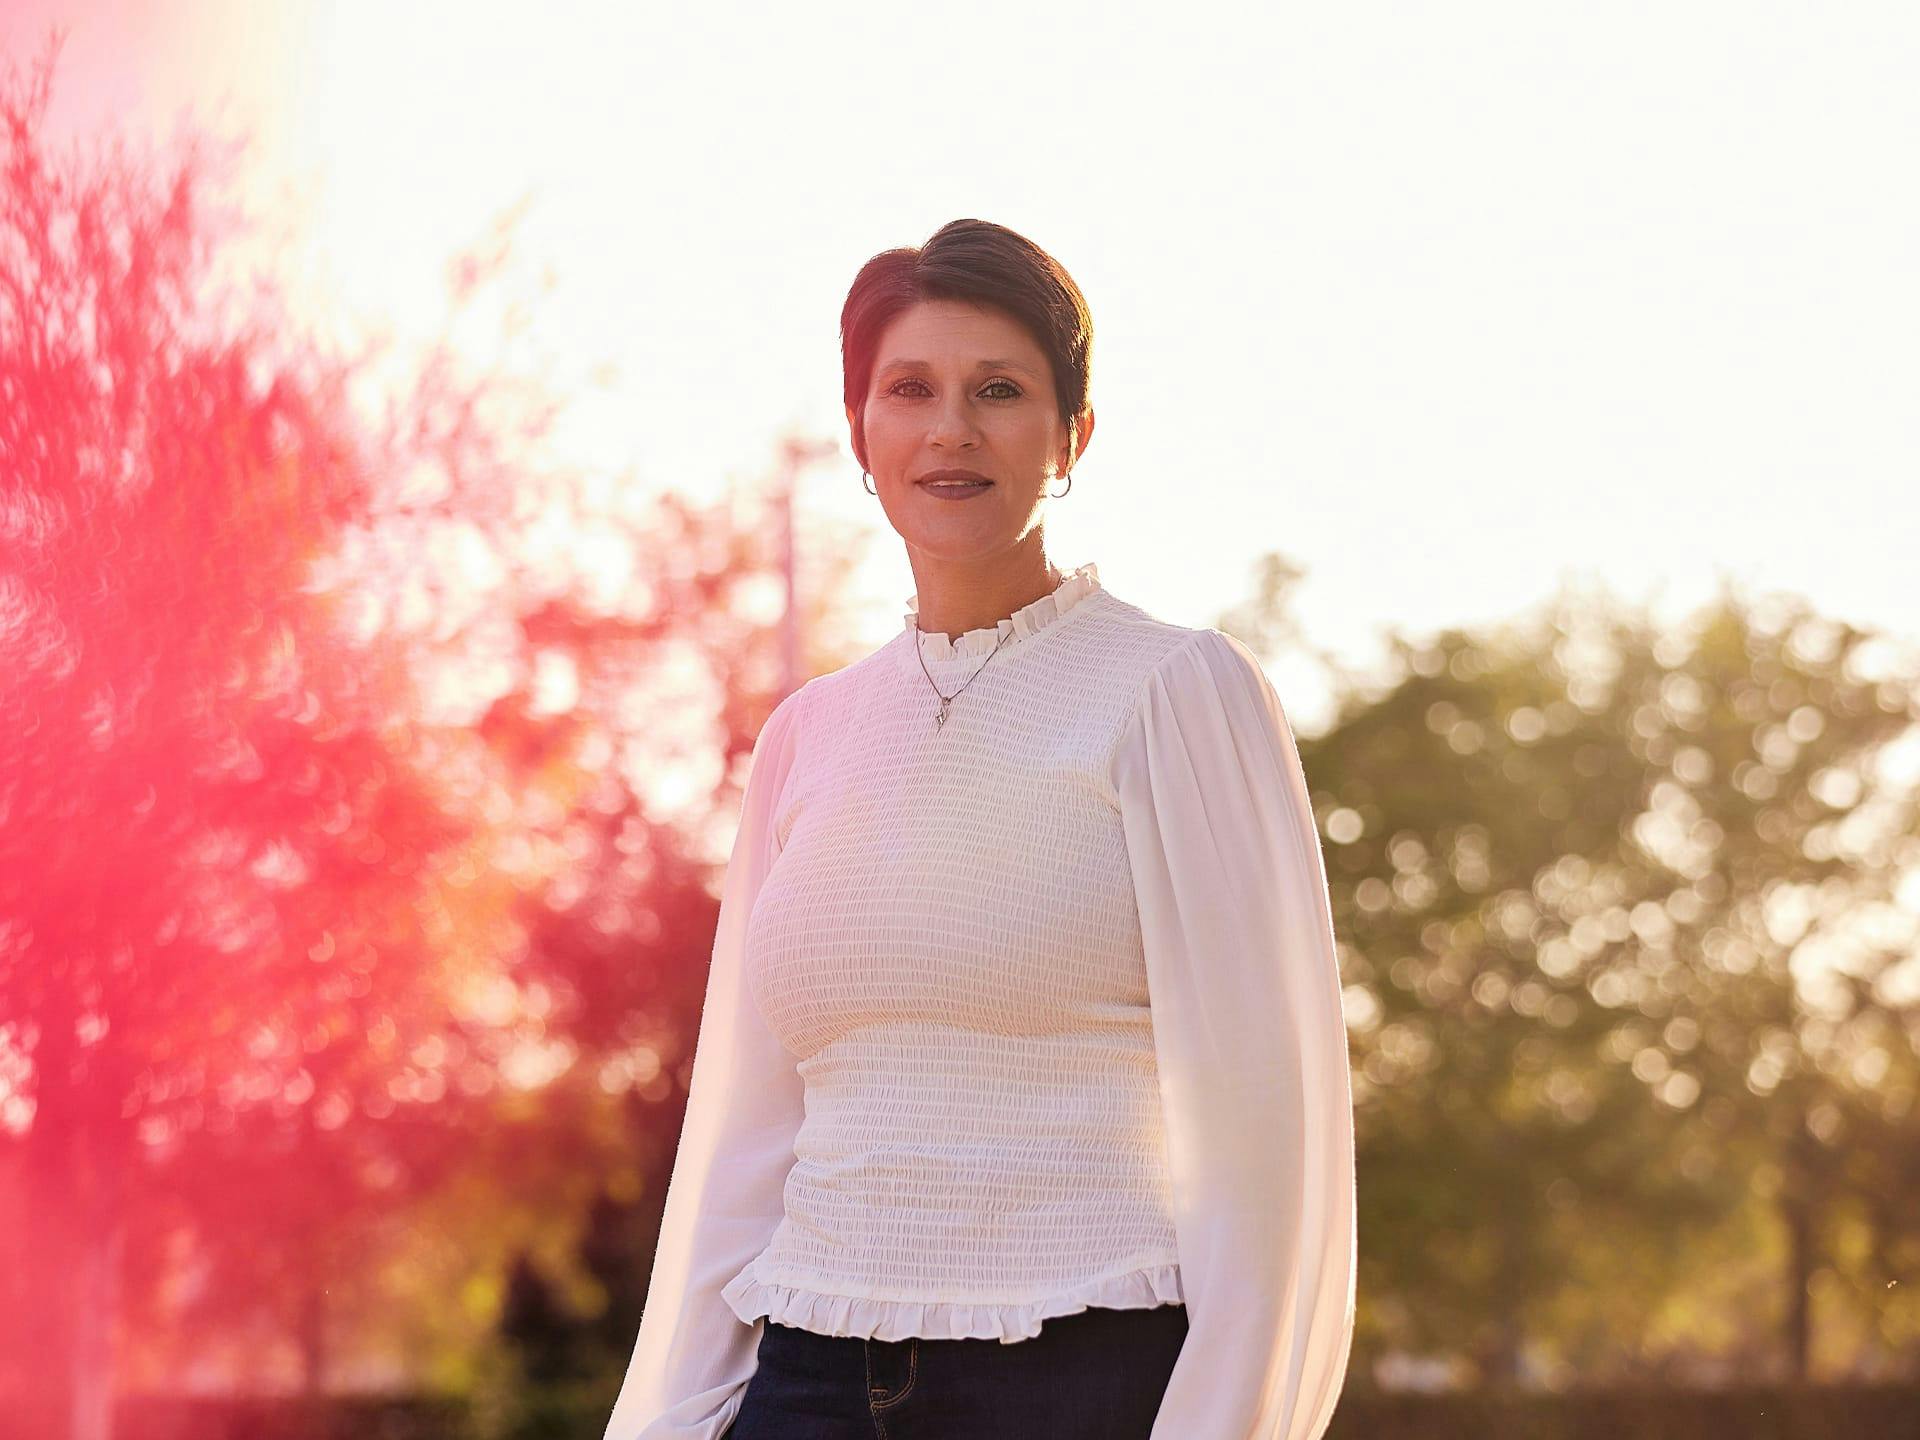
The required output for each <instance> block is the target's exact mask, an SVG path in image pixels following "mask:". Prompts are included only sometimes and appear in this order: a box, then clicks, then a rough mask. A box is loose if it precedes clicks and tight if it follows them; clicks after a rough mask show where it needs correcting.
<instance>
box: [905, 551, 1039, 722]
mask: <svg viewBox="0 0 1920 1440" xmlns="http://www.w3.org/2000/svg"><path fill="white" fill-rule="evenodd" d="M1049 568H1051V569H1052V570H1053V571H1054V573H1055V575H1056V576H1058V578H1057V579H1056V580H1055V581H1054V582H1053V588H1054V589H1055V590H1058V589H1059V588H1060V586H1061V585H1063V584H1065V583H1066V576H1065V575H1062V574H1060V571H1059V567H1058V566H1052V567H1049ZM1048 593H1049V594H1051V593H1052V591H1049V592H1048ZM913 630H914V635H913V653H914V654H915V655H918V656H919V657H920V673H921V674H922V675H925V676H926V677H927V684H929V685H933V693H934V694H936V695H940V687H939V686H938V685H934V684H933V673H932V672H931V671H929V670H928V669H927V657H926V654H925V652H923V651H922V650H921V648H920V637H921V636H922V635H924V634H926V633H927V632H926V631H924V630H922V629H921V628H920V622H919V621H918V620H917V619H916V620H915V621H914V625H913ZM1012 634H1013V632H1012V631H1011V630H1009V631H1008V632H1007V634H1005V635H1002V636H1001V637H1000V639H999V640H998V641H997V642H996V643H995V645H994V647H993V649H991V650H989V651H988V652H987V658H986V659H985V660H982V661H981V662H980V664H979V665H978V666H977V667H976V668H975V669H974V672H973V674H971V675H969V676H968V677H967V684H966V685H962V686H961V687H960V690H965V689H966V688H967V685H971V684H973V682H974V681H975V680H977V679H979V678H980V672H981V671H982V670H984V669H986V668H987V666H988V665H990V664H992V663H993V657H994V656H995V655H998V654H999V653H1000V647H1001V646H1002V645H1004V644H1006V643H1007V641H1008V639H1009V638H1010V637H1011V636H1012ZM960 690H956V691H954V692H953V694H952V695H940V708H939V710H938V711H936V712H935V713H934V717H933V728H934V732H935V733H936V734H938V733H939V730H940V727H941V726H943V725H945V724H946V723H947V707H948V706H949V705H951V704H953V702H954V700H955V699H956V698H958V696H959V694H960Z"/></svg>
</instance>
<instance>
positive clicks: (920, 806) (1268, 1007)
mask: <svg viewBox="0 0 1920 1440" xmlns="http://www.w3.org/2000/svg"><path fill="white" fill-rule="evenodd" d="M841 325H842V349H843V360H844V365H845V377H844V378H845V388H846V402H847V420H848V424H849V425H850V427H851V430H852V438H853V451H854V455H855V457H856V458H858V459H859V460H860V462H861V465H862V467H863V469H864V470H870V471H871V475H872V479H873V481H874V482H875V487H876V488H874V489H873V493H875V494H876V495H877V497H878V499H879V501H880V505H881V508H882V509H883V510H884V511H885V512H886V516H887V519H888V521H889V522H890V523H891V524H892V526H893V528H894V529H895V530H897V531H898V532H899V534H900V537H901V538H902V539H903V540H904V541H905V542H906V548H907V560H908V563H909V564H910V565H911V567H912V569H913V576H914V580H915V582H916V586H917V588H916V591H915V593H914V595H913V596H912V597H911V598H910V599H909V600H908V602H907V613H906V616H905V620H906V624H905V626H904V628H903V630H902V633H901V634H900V635H898V636H896V637H895V638H894V639H893V640H892V641H889V642H888V643H887V644H885V645H883V646H881V647H880V648H879V649H878V650H876V651H875V652H873V653H872V654H871V655H869V656H867V657H866V658H864V659H862V660H860V661H858V662H856V663H854V664H852V665H849V666H847V667H846V668H844V669H842V670H838V671H835V672H833V673H831V674H827V675H822V676H818V677H816V678H814V679H812V680H810V681H808V682H807V683H806V684H805V685H803V686H802V687H801V688H800V689H799V690H797V691H795V692H794V693H793V694H791V695H789V696H787V697H786V699H785V700H783V701H782V702H781V703H780V704H779V705H778V706H777V707H776V708H775V709H774V711H773V714H772V715H771V716H770V717H769V718H768V720H767V722H766V724H765V726H764V727H763V729H762V731H761V733H760V736H759V739H758V742H757V743H756V745H755V747H754V755H753V762H752V768H751V770H750V772H749V779H748V784H747V790H746V795H745V801H744V808H743V813H742V815H741V821H740V828H739V832H738V838H737V839H736V841H735V843H734V848H733V853H732V856H731V859H730V860H729V862H728V867H727V876H726V883H725V886H724V890H723V893H722V903H721V910H720V920H719V930H718V933H717V934H716V936H715V939H714V949H713V962H712V970H711V972H710V976H709V980H708V984H707V991H706V1001H705V1009H704V1012H703V1015H702V1019H701V1025H700V1034H699V1040H698V1043H697V1046H696V1049H695V1058H694V1066H693V1076H692V1082H691V1086H690V1089H689V1094H688V1101H687V1114H686V1121H685V1124H684V1127H683V1129H682V1132H681V1138H680V1145H679V1150H678V1153H677V1155H676V1157H675V1160H674V1166H673V1173H672V1176H671V1180H670V1182H669V1186H668V1190H667V1198H666V1208H665V1212H664V1215H663V1218H662V1225H661V1232H660V1240H659V1246H658V1250H657V1252H656V1256H655V1260H654V1266H653V1277H652V1282H651V1289H650V1292H649V1298H648V1301H647V1305H646V1311H645V1317H644V1319H643V1320H642V1322H641V1325H640V1334H639V1339H638V1341H637V1343H636V1345H635V1347H634V1353H633V1358H632V1362H631V1364H630V1366H629V1368H628V1371H627V1376H626V1381H625V1384H624V1385H623V1387H622V1389H621V1391H620V1395H619V1399H618V1400H617V1402H616V1403H615V1405H614V1410H613V1415H612V1418H611V1420H610V1421H609V1423H608V1426H607V1431H606V1436H607V1440H666V1437H679V1440H696V1437H697V1440H718V1437H722V1436H730V1437H732V1440H770V1437H779V1440H842V1437H849V1440H850V1437H854V1436H859V1437H878V1440H960V1437H982V1440H985V1437H996V1440H1011V1437H1029V1436H1032V1437H1050V1440H1080V1437H1088V1440H1091V1437H1115V1440H1118V1437H1143V1440H1144V1437H1148V1436H1151V1437H1152V1440H1249V1437H1260V1440H1314V1437H1318V1436H1320V1435H1321V1434H1322V1433H1323V1431H1324V1430H1325V1428H1326V1426H1327V1423H1328V1420H1329V1417H1330V1416H1331V1414H1332V1411H1333V1407H1334V1402H1335V1400H1336V1399H1337V1398H1338V1396H1339V1392H1340V1386H1341V1381H1342V1377H1343V1374H1344V1371H1345V1368H1346V1362H1347V1357H1348V1350H1349V1345H1350V1342H1351V1338H1352V1327H1353V1297H1354V1262H1355V1253H1356V1252H1355V1230H1354V1168H1353V1115H1352V1102H1351V1098H1350V1097H1351V1091H1350V1089H1349V1086H1348V1075H1347V1050H1346V1031H1345V1027H1344V1025H1343V1022H1342V1018H1341V1008H1340V981H1339V973H1338V967H1337V963H1336V958H1335V950H1334V938H1333V927H1332V919H1331V912H1330V909H1329V906H1328V899H1327V888H1326V879H1325V872H1324V870H1323V868H1322V862H1321V856H1320V849H1319V840H1318V832H1317V830H1316V828H1315V824H1314V819H1313V812H1312V809H1311V806H1310V803H1309V798H1308V792H1307V786H1306V780H1305V776H1304V774H1303V773H1302V770H1301V767H1300V762H1299V757H1298V754H1297V752H1296V750H1295V747H1294V739H1293V735H1292V732H1291V731H1290V729H1289V728H1288V724H1287V720H1286V717H1285V715H1284V714H1283V713H1282V711H1281V708H1280V702H1279V699H1278V698H1277V697H1276V695H1275V694H1274V691H1273V687H1272V686H1271V685H1270V684H1269V683H1268V681H1267V678H1266V676H1265V674H1264V672H1263V671H1262V669H1261V666H1260V664H1259V662H1258V661H1257V660H1256V659H1255V658H1254V656H1253V655H1252V653H1251V652H1250V651H1248V650H1247V649H1246V648H1245V647H1244V646H1243V645H1241V644H1240V642H1239V641H1237V640H1234V639H1232V638H1231V637H1229V636H1227V635H1224V634H1222V633H1221V632H1220V631H1218V630H1213V629H1193V628H1189V627H1186V626H1181V625H1175V624H1171V623H1169V622H1167V621H1163V620H1159V619H1156V618H1154V617H1153V616H1151V615H1149V614H1147V613H1146V612H1145V611H1143V610H1142V609H1140V608H1139V607H1137V606H1135V605H1132V604H1130V603H1128V602H1127V601H1125V600H1122V599H1120V598H1119V597H1118V596H1116V595H1114V594H1112V593H1111V592H1110V591H1108V590H1107V589H1106V588H1105V586H1103V585H1102V584H1101V582H1100V577H1099V573H1098V571H1097V569H1096V568H1095V567H1094V565H1092V564H1091V563H1089V564H1086V565H1082V566H1080V567H1078V568H1076V569H1073V570H1069V571H1062V570H1060V569H1058V568H1056V567H1055V566H1053V565H1052V564H1051V563H1050V562H1049V560H1048V558H1047V555H1046V550H1045V543H1044V527H1043V511H1044V506H1043V504H1042V497H1043V495H1056V494H1059V495H1063V494H1065V493H1066V491H1065V489H1061V490H1059V491H1057V492H1055V491H1053V490H1052V489H1050V486H1051V485H1052V482H1055V481H1060V480H1064V481H1065V482H1066V484H1067V485H1068V486H1069V487H1070V486H1071V483H1072V480H1071V472H1072V469H1073V466H1074V465H1075V463H1076V462H1077V461H1078V459H1079V457H1080V456H1081V455H1082V454H1083V453H1084V452H1085V449H1086V446H1087V442H1088V440H1089V438H1090V437H1091V436H1092V434H1093V409H1092V406H1091V405H1089V404H1088V403H1087V393H1088V383H1087V377H1088V358H1089V349H1090V342H1091V337H1092V324H1091V320H1090V318H1089V315H1088V312H1087V307H1086V302H1085V301H1084V299H1083V298H1082V297H1081V294H1080V291H1079V289H1078V288H1077V287H1076V286H1075V284H1074V282H1073V280H1072V279H1071V278H1070V277H1069V276H1068V275H1067V273H1066V272H1065V270H1063V269H1062V268H1061V267H1060V265H1059V264H1058V263H1057V262H1056V261H1054V260H1053V259H1052V258H1051V257H1050V256H1048V255H1047V254H1046V253H1045V252H1043V251H1042V250H1040V249H1039V248H1038V247H1036V246H1034V245H1033V244H1032V243H1031V242H1030V241H1028V240H1026V239H1024V238H1023V237H1021V236H1019V235H1017V234H1015V233H1013V232H1012V231H1010V230H1007V229H1004V228H1003V227H1001V226H997V225H991V224H988V223H986V222H983V221H979V220H956V221H954V222H953V223H951V224H949V225H946V226H944V227H942V228H941V229H940V230H939V231H938V232H937V233H936V234H935V235H934V236H933V237H932V239H930V240H929V241H928V242H927V244H926V245H925V246H924V247H922V248H920V249H918V250H911V249H908V250H891V251H887V252H885V253H883V254H880V255H877V256H875V257H874V258H873V259H872V260H870V261H868V263H867V264H866V265H865V266H864V267H863V268H862V270H861V271H860V274H859V276H858V277H857V278H856V279H855V281H854V285H853V289H852V292H851V293H850V294H849V296H848V298H847V302H846V305H845V308H844V310H843V311H842V315H841ZM969 474H971V475H972V476H973V477H975V478H974V479H971V480H970V479H969V478H968V475H969ZM947 484H950V485H951V488H946V489H936V488H934V487H935V486H936V485H947ZM1184 490H1185V485H1184V477H1182V480H1181V481H1176V482H1175V493H1174V494H1172V495H1170V496H1169V497H1168V498H1169V500H1170V502H1173V503H1178V502H1179V501H1180V500H1181V499H1183V498H1186V497H1185V495H1184V494H1183V493H1182V492H1183V491H1184Z"/></svg>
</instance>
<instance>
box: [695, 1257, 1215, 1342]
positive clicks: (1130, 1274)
mask: <svg viewBox="0 0 1920 1440" xmlns="http://www.w3.org/2000/svg"><path fill="white" fill-rule="evenodd" d="M720 1294H721V1298H723V1299H724V1300H725V1301H726V1302H727V1304H728V1305H729V1306H731V1307H732V1309H733V1313H734V1314H735V1315H737V1316H739V1317H740V1319H741V1320H742V1321H743V1322H744V1323H746V1324H748V1325H751V1324H753V1322H754V1321H756V1320H758V1319H760V1317H762V1316H766V1317H767V1318H768V1319H771V1320H773V1321H775V1322H776V1323H778V1324H781V1325H791V1326H793V1327H794V1328H795V1329H798V1330H811V1331H812V1332H813V1333H814V1334H816V1335H843V1336H853V1337H856V1338H861V1339H873V1340H905V1339H908V1338H909V1337H913V1336H918V1337H919V1338H920V1339H922V1340H998V1341H999V1342H1000V1343H1001V1344H1003V1345H1011V1344H1014V1343H1015V1342H1016V1341H1020V1340H1031V1339H1033V1338H1034V1337H1035V1336H1036V1335H1038V1334H1039V1333H1040V1326H1041V1323H1042V1322H1043V1321H1046V1320H1049V1319H1051V1318H1053V1317H1054V1316H1056V1315H1076V1314H1078V1313H1079V1312H1080V1311H1082V1310H1086V1309H1090V1308H1095V1307H1098V1308H1100V1309H1105V1310H1150V1309H1153V1308H1154V1307H1155V1306H1158V1305H1184V1304H1186V1291H1185V1289H1184V1288H1183V1287H1182V1285H1181V1283H1180V1266H1179V1263H1178V1262H1169V1263H1167V1264H1164V1265H1149V1266H1145V1267H1143V1268H1141V1269H1138V1270H1129V1271H1127V1272H1126V1273H1125V1274H1121V1275H1107V1276H1103V1277H1102V1278H1101V1279H1098V1280H1093V1281H1089V1282H1088V1283H1086V1284H1084V1285H1078V1286H1075V1287H1074V1288H1073V1289H1071V1290H1068V1291H1066V1292H1065V1293H1063V1294H1060V1295H1053V1296H1049V1297H1048V1298H1046V1299H1044V1300H1034V1301H1029V1302H1028V1303H1026V1304H1023V1305H1022V1304H991V1303H990V1304H983V1305H973V1304H965V1303H961V1302H956V1301H940V1302H934V1301H918V1300H873V1299H866V1298H863V1297H861V1296H857V1295H833V1294H828V1293H826V1292H824V1291H818V1290H807V1289H802V1288H798V1287H795V1286H790V1285H770V1284H763V1283H762V1282H761V1281H759V1280H756V1279H754V1278H753V1265H751V1264H749V1265H748V1266H747V1268H746V1269H744V1270H742V1271H741V1272H740V1273H739V1274H738V1275H736V1276H734V1278H733V1279H732V1280H731V1281H729V1282H728V1283H727V1286H726V1288H725V1289H723V1290H722V1291H721V1292H720Z"/></svg>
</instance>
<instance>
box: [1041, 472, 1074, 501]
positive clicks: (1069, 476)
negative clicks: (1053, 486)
mask: <svg viewBox="0 0 1920 1440" xmlns="http://www.w3.org/2000/svg"><path fill="white" fill-rule="evenodd" d="M1071 489H1073V472H1072V471H1071V470H1069V471H1068V472H1067V490H1071ZM1067 490H1062V491H1061V492H1060V494H1059V495H1055V494H1054V493H1053V492H1052V491H1051V490H1049V491H1048V492H1047V494H1048V496H1049V497H1050V498H1052V499H1055V500H1058V499H1059V498H1060V496H1061V495H1065V494H1066V493H1067Z"/></svg>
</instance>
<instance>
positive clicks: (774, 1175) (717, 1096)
mask: <svg viewBox="0 0 1920 1440" xmlns="http://www.w3.org/2000/svg"><path fill="white" fill-rule="evenodd" d="M799 694H800V692H799V691H795V692H794V693H793V694H791V695H789V696H787V698H786V699H784V700H782V701H781V702H780V704H779V705H778V706H776V707H775V709H774V711H773V714H772V715H770V716H769V717H768V718H767V722H766V724H765V725H763V726H762V727H761V730H760V735H759V738H758V740H756V742H755V743H754V748H753V758H752V761H751V763H750V767H749V769H748V772H747V789H746V794H745V796H744V799H743V803H742V807H741V814H740V828H739V831H738V833H737V834H736V836H735V837H734V843H733V853H732V855H731V856H730V857H729V859H728V861H727V875H726V882H725V886H724V888H723V889H722V892H721V898H720V919H719V924H718V927H717V928H716V930H715V932H714V939H713V962H712V968H711V969H710V970H709V972H708V975H707V990H706V999H705V1001H704V1003H703V1005H702V1007H701V1013H700V1033H699V1038H698V1040H697V1041H696V1043H695V1047H694V1057H693V1076H692V1080H691V1082H690V1083H689V1085H688V1088H687V1112H686V1119H685V1121H684V1122H683V1123H682V1125H681V1128H680V1143H679V1146H678V1148H677V1149H676V1150H675V1152H674V1160H673V1174H672V1177H671V1179H670V1181H669V1183H668V1186H667V1198H666V1208H665V1211H664V1212H663V1214H662V1217H661V1222H660V1240H659V1244H658V1247H657V1248H656V1250H655V1252H654V1261H653V1278H652V1281H651V1282H650V1284H649V1286H648V1291H647V1303H646V1309H645V1311H644V1312H643V1313H642V1315H641V1319H640V1334H639V1338H638V1340H637V1341H636V1342H635V1344H634V1349H633V1358H632V1359H631V1361H629V1362H628V1365H627V1375H626V1379H625V1381H623V1382H622V1384H621V1387H620V1394H619V1397H618V1399H616V1400H615V1401H614V1406H613V1413H612V1415H611V1417H610V1418H609V1419H608V1421H607V1429H606V1440H669V1437H671V1440H717V1437H719V1436H720V1435H721V1434H723V1433H724V1432H725V1430H726V1428H727V1426H728V1425H730V1424H731V1423H732V1422H733V1417H734V1415H735V1414H736V1413H738V1411H739V1409H740V1402H741V1400H742V1398H743V1392H744V1390H745V1388H746V1382H747V1380H748V1378H749V1377H751V1376H752V1374H753V1372H754V1369H755V1368H756V1366H757V1365H758V1363H759V1355H758V1347H759V1338H760V1329H761V1327H760V1326H758V1325H744V1324H742V1323H741V1322H740V1319H739V1317H738V1316H736V1315H735V1314H734V1313H733V1311H732V1310H731V1309H730V1308H729V1307H728V1306H727V1304H726V1302H725V1301H724V1300H723V1299H722V1298H721V1295H720V1291H721V1288H722V1287H723V1286H724V1285H725V1284H726V1283H727V1282H728V1281H729V1280H731V1279H732V1278H733V1277H734V1276H735V1274H737V1273H738V1272H739V1271H740V1269H741V1268H742V1267H743V1266H745V1265H746V1263H747V1262H748V1261H749V1260H751V1259H752V1258H753V1257H754V1256H755V1255H756V1254H758V1253H759V1252H760V1250H761V1249H762V1248H763V1247H764V1246H765V1245H766V1243H767V1241H768V1240H769V1239H770V1238H771V1237H772V1235H773V1230H774V1227H775V1225H777V1224H778V1223H779V1221H780V1217H781V1215H782V1214H783V1213H784V1205H783V1203H782V1192H783V1190H784V1188H785V1184H786V1177H787V1172H788V1170H789V1169H790V1168H791V1167H792V1165H793V1159H794V1155H793V1140H794V1136H795V1134H796V1133H797V1132H798V1130H799V1128H800V1120H801V1116H802V1114H803V1111H804V1100H803V1085H802V1082H801V1080H800V1077H799V1074H798V1072H797V1071H796V1070H795V1069H794V1059H793V1056H792V1055H790V1054H789V1053H788V1052H787V1051H786V1050H785V1049H784V1048H782V1046H781V1045H780V1043H779V1041H778V1040H777V1039H776V1038H775V1037H774V1035H773V1033H772V1032H771V1031H770V1030H768V1028H767V1026H766V1022H765V1021H764V1020H763V1019H762V1018H761V1015H760V1012H759V1009H758V1007H757V1006H756V1005H755V1004H754V1000H753V996H752V994H751V992H750V991H749V990H748V988H747V985H746V983H745V977H744V967H743V963H742V962H743V951H744V946H745V939H746V930H747V918H748V916H749V915H750V914H751V913H752V911H753V902H754V897H755V896H757V895H758V894H759V893H760V884H761V881H762V880H763V879H764V878H765V876H766V872H767V868H768V867H769V866H770V865H771V864H772V863H773V859H774V856H775V855H776V854H777V853H778V847H777V846H776V844H775V839H774V835H773V833H772V832H773V819H774V816H775V813H776V805H777V802H778V800H779V796H780V793H781V790H782V788H783V787H784V783H785V780H786V776H787V772H788V768H789V766H790V764H791V761H792V755H793V722H794V713H795V708H796V703H797V700H798V697H799Z"/></svg>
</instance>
